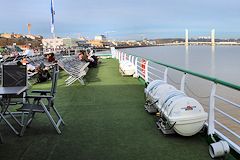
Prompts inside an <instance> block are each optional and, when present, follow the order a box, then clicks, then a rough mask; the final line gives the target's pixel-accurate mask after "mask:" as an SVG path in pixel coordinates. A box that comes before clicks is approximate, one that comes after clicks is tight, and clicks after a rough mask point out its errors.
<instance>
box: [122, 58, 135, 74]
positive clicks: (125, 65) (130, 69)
mask: <svg viewBox="0 0 240 160" xmlns="http://www.w3.org/2000/svg"><path fill="white" fill-rule="evenodd" d="M119 72H120V73H121V74H122V75H123V76H132V75H133V74H134V73H135V67H134V65H133V64H132V63H131V62H130V61H128V60H125V61H122V62H120V65H119Z"/></svg>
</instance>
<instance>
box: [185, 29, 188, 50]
mask: <svg viewBox="0 0 240 160" xmlns="http://www.w3.org/2000/svg"><path fill="white" fill-rule="evenodd" d="M185 46H188V29H186V30H185Z"/></svg>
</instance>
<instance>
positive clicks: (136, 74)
mask: <svg viewBox="0 0 240 160" xmlns="http://www.w3.org/2000/svg"><path fill="white" fill-rule="evenodd" d="M137 64H138V57H136V58H135V77H138V65H137Z"/></svg>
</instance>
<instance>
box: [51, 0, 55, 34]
mask: <svg viewBox="0 0 240 160" xmlns="http://www.w3.org/2000/svg"><path fill="white" fill-rule="evenodd" d="M51 14H52V18H51V33H54V15H55V11H54V3H53V0H51Z"/></svg>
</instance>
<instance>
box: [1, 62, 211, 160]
mask: <svg viewBox="0 0 240 160" xmlns="http://www.w3.org/2000/svg"><path fill="white" fill-rule="evenodd" d="M66 78H67V74H66V73H64V71H62V72H61V75H60V79H59V82H58V88H57V96H56V106H57V109H58V111H59V112H60V113H61V115H62V117H63V119H64V120H65V122H66V124H67V125H66V126H64V127H62V128H61V130H62V134H61V135H58V134H57V132H56V131H55V130H54V128H53V127H52V126H51V124H50V123H49V121H48V119H47V118H46V116H45V115H44V114H37V115H36V117H35V119H34V121H33V123H32V125H31V127H30V128H27V130H26V132H25V135H24V136H23V137H18V136H16V135H14V134H13V133H12V132H11V131H10V130H9V129H8V128H7V127H6V126H5V124H4V122H1V125H0V131H1V132H2V136H3V138H4V144H1V145H0V160H52V159H54V160H64V159H66V160H75V159H76V160H155V159H156V160H206V159H210V156H209V155H208V145H207V142H206V141H205V139H204V137H203V136H202V135H200V134H198V135H195V136H193V137H181V136H179V135H163V134H162V133H161V132H160V131H159V130H157V128H156V126H155V117H154V116H152V115H149V114H148V113H147V112H146V111H145V110H144V107H143V105H144V94H143V89H144V85H143V84H141V83H140V82H139V81H138V80H137V79H134V78H132V77H122V76H121V75H120V73H119V72H118V62H117V61H116V60H112V59H107V60H103V62H102V63H101V64H100V66H99V67H98V68H93V69H90V70H89V72H88V74H87V76H86V77H85V80H86V81H87V83H86V86H82V85H80V84H79V82H75V83H74V84H73V85H72V86H68V87H67V86H65V84H64V80H65V79H66ZM49 86H50V83H45V84H38V85H34V89H47V88H48V87H49Z"/></svg>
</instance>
